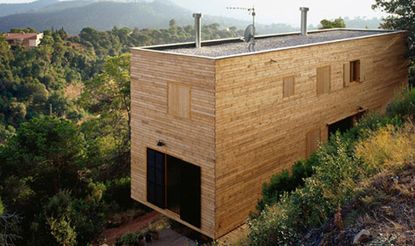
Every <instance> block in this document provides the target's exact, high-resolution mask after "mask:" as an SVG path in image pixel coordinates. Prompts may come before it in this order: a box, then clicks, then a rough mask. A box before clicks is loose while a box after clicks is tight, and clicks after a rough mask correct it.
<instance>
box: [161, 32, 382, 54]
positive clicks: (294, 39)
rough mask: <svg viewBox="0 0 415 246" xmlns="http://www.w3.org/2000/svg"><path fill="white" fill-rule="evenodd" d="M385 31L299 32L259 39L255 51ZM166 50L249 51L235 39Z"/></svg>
mask: <svg viewBox="0 0 415 246" xmlns="http://www.w3.org/2000/svg"><path fill="white" fill-rule="evenodd" d="M380 33H384V32H382V31H355V30H336V31H325V32H316V33H309V34H308V35H307V36H301V35H299V34H294V35H281V36H277V37H267V38H263V39H257V40H256V45H255V51H264V50H271V49H277V48H284V47H292V46H299V45H305V44H313V43H320V42H327V41H335V40H340V39H347V38H355V37H362V36H369V35H374V34H380ZM164 51H168V52H174V53H180V54H188V55H198V56H208V57H220V56H229V55H236V54H242V53H247V52H248V44H246V43H245V42H243V41H235V42H231V43H222V44H215V45H211V46H204V47H201V48H199V49H196V48H194V47H192V48H176V49H174V48H172V49H166V50H164Z"/></svg>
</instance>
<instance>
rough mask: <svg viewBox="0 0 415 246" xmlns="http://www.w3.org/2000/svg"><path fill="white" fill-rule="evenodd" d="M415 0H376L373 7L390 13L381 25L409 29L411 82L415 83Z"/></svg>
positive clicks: (386, 27) (387, 27)
mask: <svg viewBox="0 0 415 246" xmlns="http://www.w3.org/2000/svg"><path fill="white" fill-rule="evenodd" d="M413 6H415V0H393V1H388V0H375V4H373V6H372V8H373V9H378V10H381V11H383V12H386V13H388V14H389V15H388V17H386V18H385V19H384V20H383V21H384V22H383V23H382V25H381V27H382V28H385V29H398V30H407V31H408V32H409V35H408V45H409V57H410V58H411V64H410V69H409V72H410V74H409V75H410V76H409V83H410V84H411V85H412V86H413V85H415V9H414V7H413Z"/></svg>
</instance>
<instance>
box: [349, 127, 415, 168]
mask: <svg viewBox="0 0 415 246" xmlns="http://www.w3.org/2000/svg"><path fill="white" fill-rule="evenodd" d="M414 132H415V127H414V125H412V124H409V123H408V124H406V125H405V126H404V127H403V128H396V127H394V126H391V125H389V126H386V127H383V128H381V129H379V130H378V131H376V132H372V133H371V134H370V136H369V137H368V138H367V139H365V140H362V141H361V142H359V143H358V144H357V145H356V156H357V157H359V158H361V159H362V160H363V161H364V162H365V163H367V164H368V165H369V166H370V167H372V168H375V169H378V170H382V169H384V168H388V169H389V168H393V167H395V166H401V165H402V164H404V163H406V162H408V161H410V160H413V159H414V157H415V156H414V155H415V133H414Z"/></svg>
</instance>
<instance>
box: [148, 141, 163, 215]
mask: <svg viewBox="0 0 415 246" xmlns="http://www.w3.org/2000/svg"><path fill="white" fill-rule="evenodd" d="M165 176H166V161H165V155H164V154H163V153H160V152H158V151H155V150H152V149H147V201H148V202H150V203H152V204H154V205H156V206H157V207H159V208H166V193H165V192H166V188H165V185H166V182H165Z"/></svg>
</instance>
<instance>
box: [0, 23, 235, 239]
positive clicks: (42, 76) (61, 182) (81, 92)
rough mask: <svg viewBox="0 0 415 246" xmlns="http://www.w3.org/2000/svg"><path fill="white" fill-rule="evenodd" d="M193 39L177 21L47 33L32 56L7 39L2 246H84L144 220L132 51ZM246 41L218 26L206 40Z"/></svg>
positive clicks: (0, 155)
mask: <svg viewBox="0 0 415 246" xmlns="http://www.w3.org/2000/svg"><path fill="white" fill-rule="evenodd" d="M25 31H26V32H27V31H33V30H27V29H15V30H13V32H25ZM191 32H192V28H190V27H180V26H177V24H176V22H175V21H174V20H171V21H170V26H169V28H168V29H160V30H153V29H145V30H138V29H135V30H130V29H128V28H123V29H118V28H114V29H112V30H111V31H106V32H99V31H96V30H94V29H92V28H85V29H84V30H82V32H81V34H80V36H79V37H70V36H69V35H68V34H67V33H66V32H65V31H64V30H62V29H60V30H53V31H45V32H44V34H45V36H44V38H43V40H42V42H41V44H40V45H39V47H37V48H34V49H24V48H21V47H10V46H9V44H8V43H7V42H6V41H5V40H4V39H3V38H0V197H1V201H2V202H0V214H1V215H0V216H1V219H0V221H1V222H0V245H5V244H9V245H85V244H87V243H92V242H94V241H95V240H97V237H98V236H99V235H100V233H101V232H102V231H103V230H104V229H105V228H106V227H111V226H116V225H119V224H120V223H122V222H123V221H125V220H126V219H130V218H133V217H135V216H137V215H141V214H143V213H144V212H146V210H147V209H145V208H144V207H141V206H140V205H139V204H138V203H136V202H134V201H133V200H132V199H131V198H130V173H129V172H130V128H129V123H130V74H129V70H130V55H129V54H128V53H127V52H128V51H129V47H131V46H142V45H149V44H160V43H163V42H166V43H167V42H179V41H187V40H190V39H191V38H192V34H191ZM239 33H240V31H239V30H237V29H236V28H230V29H227V30H222V29H220V28H219V25H216V24H214V25H209V26H205V28H204V33H203V35H205V37H208V38H225V37H233V36H235V35H237V34H239ZM127 212H128V213H127Z"/></svg>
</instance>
